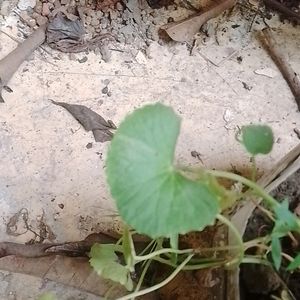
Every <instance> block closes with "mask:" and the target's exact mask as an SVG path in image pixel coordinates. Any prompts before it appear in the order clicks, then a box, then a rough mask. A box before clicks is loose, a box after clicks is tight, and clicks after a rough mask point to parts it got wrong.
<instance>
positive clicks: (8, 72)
mask: <svg viewBox="0 0 300 300" xmlns="http://www.w3.org/2000/svg"><path fill="white" fill-rule="evenodd" d="M46 27H47V25H46V24H45V25H42V26H40V27H39V29H37V30H36V31H34V32H33V33H32V34H31V35H30V36H29V37H28V38H27V39H26V40H25V41H24V42H22V43H20V44H19V45H18V46H17V48H16V49H14V50H13V51H12V52H10V53H9V54H8V55H7V56H5V57H4V58H3V59H2V60H0V102H4V100H3V98H2V96H1V92H2V89H4V88H5V87H6V86H7V83H8V82H9V80H10V79H11V77H12V76H13V75H14V73H15V72H16V71H17V70H18V68H19V66H20V65H21V64H22V63H23V62H24V60H25V59H26V58H28V56H30V54H31V53H33V52H34V50H35V49H36V48H37V47H39V46H40V45H41V44H42V43H43V42H44V40H45V38H46V34H45V32H46Z"/></svg>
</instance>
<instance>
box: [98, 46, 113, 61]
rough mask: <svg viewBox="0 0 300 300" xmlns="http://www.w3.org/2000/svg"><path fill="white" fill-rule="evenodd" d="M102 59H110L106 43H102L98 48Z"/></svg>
mask: <svg viewBox="0 0 300 300" xmlns="http://www.w3.org/2000/svg"><path fill="white" fill-rule="evenodd" d="M100 52H101V55H102V59H103V60H104V61H105V62H106V63H107V62H109V61H110V59H111V52H110V51H109V49H108V45H102V46H101V48H100Z"/></svg>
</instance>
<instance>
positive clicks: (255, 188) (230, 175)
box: [206, 170, 279, 207]
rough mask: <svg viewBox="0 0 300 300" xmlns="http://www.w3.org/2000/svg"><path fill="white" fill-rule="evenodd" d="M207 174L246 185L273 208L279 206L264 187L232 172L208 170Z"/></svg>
mask: <svg viewBox="0 0 300 300" xmlns="http://www.w3.org/2000/svg"><path fill="white" fill-rule="evenodd" d="M206 172H207V173H208V174H211V175H213V176H215V177H222V178H227V179H230V180H233V181H238V182H241V183H243V184H244V185H246V186H248V187H249V188H251V189H252V190H253V191H254V192H255V193H256V194H257V195H258V196H260V197H262V198H263V199H264V200H265V201H266V202H267V203H268V204H269V205H270V206H271V207H276V206H278V205H279V204H278V202H277V201H276V200H275V199H274V198H273V197H272V196H270V195H269V194H268V193H267V192H266V191H265V190H264V189H263V188H262V187H260V186H259V185H258V184H256V183H255V182H253V181H251V180H249V179H247V178H245V177H243V176H240V175H237V174H233V173H230V172H226V171H217V170H207V171H206Z"/></svg>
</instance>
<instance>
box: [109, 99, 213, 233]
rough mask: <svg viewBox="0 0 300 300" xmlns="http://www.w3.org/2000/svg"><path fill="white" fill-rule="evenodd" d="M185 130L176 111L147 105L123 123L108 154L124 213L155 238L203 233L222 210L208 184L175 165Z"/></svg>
mask: <svg viewBox="0 0 300 300" xmlns="http://www.w3.org/2000/svg"><path fill="white" fill-rule="evenodd" d="M179 129H180V119H179V117H178V116H177V115H176V114H175V113H174V111H173V110H172V109H171V108H169V107H166V106H164V105H162V104H155V105H147V106H144V107H143V108H141V109H138V110H136V111H134V112H133V113H132V114H131V115H129V116H128V117H127V118H126V119H125V120H124V121H123V123H122V124H121V125H120V127H119V129H118V130H117V133H116V134H115V136H114V138H113V140H112V142H111V146H110V149H109V152H108V158H107V178H108V183H109V185H110V189H111V193H112V196H113V197H114V199H115V200H116V202H117V207H118V210H119V213H120V215H121V216H122V218H123V219H124V221H125V222H126V223H127V224H129V225H130V226H132V227H133V228H134V229H136V230H137V231H138V232H139V233H143V234H147V235H149V236H151V237H152V238H157V237H160V236H165V237H168V236H171V235H174V234H178V233H186V232H189V231H191V230H201V229H203V228H204V227H205V226H207V225H209V224H212V223H213V221H214V218H215V216H216V214H217V213H218V210H219V208H218V199H217V196H215V195H214V193H212V192H211V191H210V190H209V188H208V187H207V185H206V183H204V182H199V181H193V180H191V179H188V178H186V177H185V176H183V175H182V174H181V173H180V172H179V171H178V170H176V168H175V167H174V166H173V158H174V151H175V145H176V140H177V137H178V134H179Z"/></svg>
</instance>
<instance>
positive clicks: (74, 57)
mask: <svg viewBox="0 0 300 300" xmlns="http://www.w3.org/2000/svg"><path fill="white" fill-rule="evenodd" d="M76 59H77V58H76V55H75V54H74V53H69V60H72V61H74V60H76Z"/></svg>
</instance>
